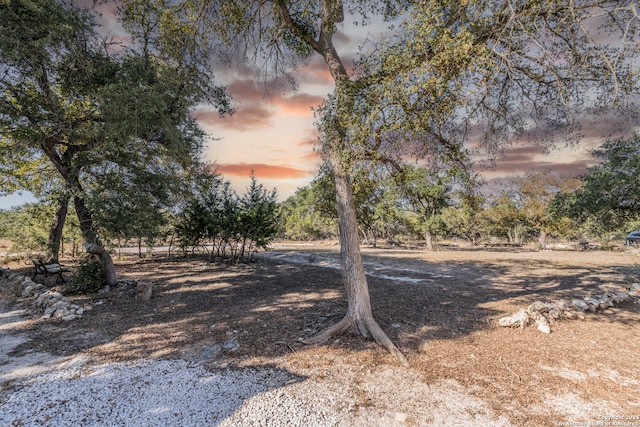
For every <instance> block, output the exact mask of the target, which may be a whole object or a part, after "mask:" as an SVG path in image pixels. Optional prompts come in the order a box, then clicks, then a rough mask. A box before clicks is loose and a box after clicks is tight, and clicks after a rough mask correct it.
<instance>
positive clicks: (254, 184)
mask: <svg viewBox="0 0 640 427" xmlns="http://www.w3.org/2000/svg"><path fill="white" fill-rule="evenodd" d="M277 199H278V195H277V193H276V190H275V189H273V190H271V192H268V191H267V190H266V189H265V188H264V186H263V185H262V184H258V180H257V179H256V177H255V175H253V172H252V173H251V183H250V185H249V188H248V189H247V192H246V193H245V194H244V196H243V197H242V198H241V199H240V211H241V216H240V222H241V223H242V249H241V252H240V257H242V256H244V255H245V253H246V254H248V255H251V254H252V253H253V252H254V251H256V250H258V249H267V247H268V245H269V243H270V242H271V241H273V239H275V237H276V236H277V234H278V225H279V222H280V211H279V208H278V203H277Z"/></svg>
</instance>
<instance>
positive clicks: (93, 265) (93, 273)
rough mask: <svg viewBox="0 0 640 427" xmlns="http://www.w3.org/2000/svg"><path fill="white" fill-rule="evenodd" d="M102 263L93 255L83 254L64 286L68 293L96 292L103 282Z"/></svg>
mask: <svg viewBox="0 0 640 427" xmlns="http://www.w3.org/2000/svg"><path fill="white" fill-rule="evenodd" d="M102 279H103V276H102V263H101V262H100V260H98V259H97V258H96V257H95V256H93V255H89V256H85V257H83V258H82V259H81V260H80V264H79V265H78V268H77V269H76V271H75V272H74V273H73V275H72V276H71V281H70V282H69V283H68V284H67V285H66V286H65V292H66V293H68V294H90V293H94V292H97V291H98V290H99V289H100V288H101V287H102V283H103V280H102Z"/></svg>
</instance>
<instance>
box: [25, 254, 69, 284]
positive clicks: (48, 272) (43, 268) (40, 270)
mask: <svg viewBox="0 0 640 427" xmlns="http://www.w3.org/2000/svg"><path fill="white" fill-rule="evenodd" d="M29 259H30V260H31V262H33V268H34V272H33V278H32V280H34V281H35V280H36V276H37V275H38V274H42V275H43V276H44V281H45V282H46V281H47V277H49V276H56V275H57V276H58V277H57V278H56V283H65V282H66V280H64V277H63V276H62V273H64V272H65V271H69V267H67V266H66V265H62V264H58V263H53V264H45V263H44V262H42V261H41V260H39V259H37V258H29Z"/></svg>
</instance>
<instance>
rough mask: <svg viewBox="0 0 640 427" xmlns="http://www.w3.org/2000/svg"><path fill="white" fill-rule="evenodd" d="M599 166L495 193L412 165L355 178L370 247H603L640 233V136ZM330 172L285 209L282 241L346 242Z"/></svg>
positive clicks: (514, 183)
mask: <svg viewBox="0 0 640 427" xmlns="http://www.w3.org/2000/svg"><path fill="white" fill-rule="evenodd" d="M594 155H595V157H596V158H597V159H598V163H597V164H596V165H595V166H594V167H592V168H590V169H589V170H588V172H587V173H585V174H584V175H582V176H580V177H569V176H558V175H554V174H552V173H551V172H550V171H549V170H546V169H540V170H530V171H525V172H524V173H523V174H521V175H517V176H514V177H512V178H509V179H505V180H502V181H501V182H500V183H498V184H496V188H494V189H493V190H492V191H491V193H490V194H482V193H481V192H480V191H479V187H480V184H479V182H477V181H476V182H474V183H473V185H464V182H463V181H461V179H460V178H461V177H460V175H459V174H456V173H455V171H443V170H440V171H437V170H433V169H425V168H420V167H417V166H411V165H405V166H404V168H403V170H402V172H401V173H398V172H397V171H395V172H392V171H388V170H384V169H381V170H378V171H372V170H371V169H367V170H365V169H364V168H363V169H362V170H360V171H359V172H357V173H354V175H353V179H354V193H355V198H356V200H357V201H358V204H357V206H358V226H359V229H360V235H361V239H362V241H364V242H367V243H370V244H373V245H375V244H376V242H377V241H378V240H379V239H384V240H387V241H389V242H398V241H403V240H404V241H423V242H424V243H425V245H426V246H427V247H429V248H432V246H433V240H434V239H436V238H439V239H450V238H458V239H464V240H467V241H469V242H470V243H472V244H479V243H481V242H491V241H502V242H505V243H510V244H514V245H517V244H522V243H525V242H531V241H537V242H538V244H539V245H540V246H541V247H544V246H545V245H546V244H547V241H548V239H549V238H556V239H564V240H574V241H586V240H592V239H596V240H600V241H603V242H608V241H611V240H612V239H620V238H622V237H623V236H624V235H626V234H627V233H628V232H630V231H632V230H636V229H640V136H638V135H633V136H632V137H631V138H628V139H618V140H614V141H607V142H605V143H604V144H603V145H602V146H601V147H600V148H598V149H597V150H595V151H594ZM328 175H329V172H327V170H326V169H321V170H320V172H319V174H318V175H317V176H316V178H315V179H314V180H313V181H312V182H311V183H310V184H309V185H308V186H306V187H303V188H300V189H298V191H297V192H296V193H295V195H293V196H291V197H290V198H289V199H287V200H286V201H284V202H283V203H282V226H281V231H280V233H281V234H280V237H282V238H285V239H294V240H310V239H325V238H336V237H337V236H338V228H337V213H336V211H335V202H334V201H333V197H334V195H333V191H332V188H331V185H332V181H331V179H330V177H329V176H328Z"/></svg>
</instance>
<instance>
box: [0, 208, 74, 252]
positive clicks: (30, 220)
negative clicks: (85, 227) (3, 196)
mask: <svg viewBox="0 0 640 427" xmlns="http://www.w3.org/2000/svg"><path fill="white" fill-rule="evenodd" d="M54 210H55V206H54V205H53V204H52V203H49V202H41V203H25V204H24V205H22V206H19V207H15V208H13V209H10V210H5V211H0V238H3V239H7V240H9V241H10V242H11V243H12V247H11V249H12V250H14V251H27V252H37V253H45V252H46V251H47V242H48V238H49V225H50V221H51V218H52V217H53V213H54ZM67 216H68V218H69V220H68V221H67V223H65V227H64V228H63V231H62V238H63V239H64V240H65V241H66V242H70V243H72V244H73V243H74V242H75V243H77V242H79V241H81V240H82V238H81V236H80V233H79V228H78V218H77V216H76V215H75V213H68V214H67Z"/></svg>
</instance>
